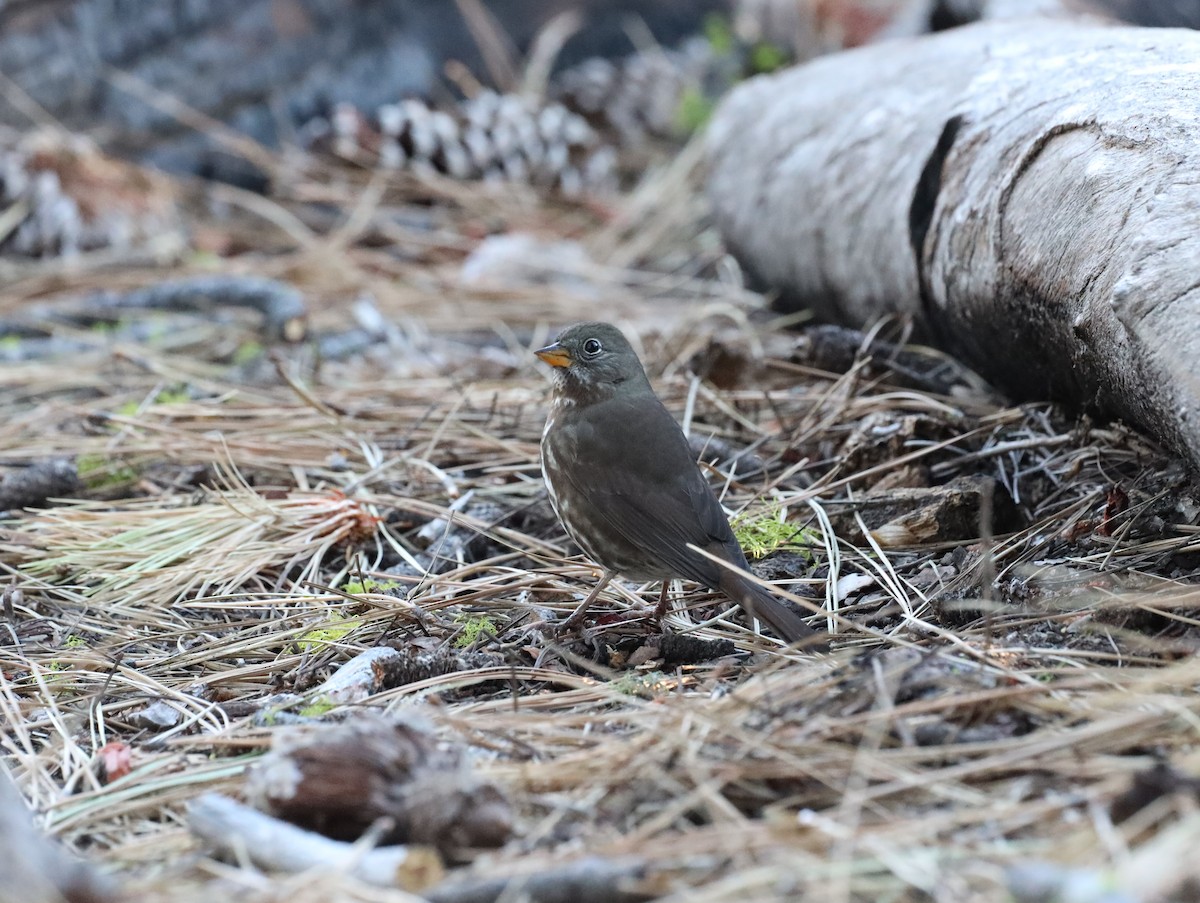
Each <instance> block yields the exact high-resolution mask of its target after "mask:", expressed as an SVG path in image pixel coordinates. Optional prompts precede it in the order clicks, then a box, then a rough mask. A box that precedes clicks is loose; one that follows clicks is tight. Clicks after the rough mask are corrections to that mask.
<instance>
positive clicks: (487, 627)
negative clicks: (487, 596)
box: [454, 616, 496, 649]
mask: <svg viewBox="0 0 1200 903" xmlns="http://www.w3.org/2000/svg"><path fill="white" fill-rule="evenodd" d="M481 635H482V636H484V637H488V636H495V635H496V625H495V623H494V622H493V621H492V619H491V618H488V617H484V616H480V617H475V618H467V619H466V620H465V621H464V622H463V628H462V633H460V634H459V635H458V639H457V640H455V641H454V645H455V646H456V647H457V648H459V649H465V648H467V647H468V646H471V645H474V644H475V643H476V642H477V641H478V640H479V638H480V636H481Z"/></svg>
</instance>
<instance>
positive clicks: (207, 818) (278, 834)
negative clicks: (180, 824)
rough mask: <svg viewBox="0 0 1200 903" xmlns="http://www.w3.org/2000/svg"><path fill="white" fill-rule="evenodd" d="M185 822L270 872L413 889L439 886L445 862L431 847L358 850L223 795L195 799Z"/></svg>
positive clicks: (216, 845)
mask: <svg viewBox="0 0 1200 903" xmlns="http://www.w3.org/2000/svg"><path fill="white" fill-rule="evenodd" d="M187 821H188V828H189V829H190V830H191V832H192V833H193V834H195V835H196V836H197V837H199V838H200V839H201V840H203V841H205V842H206V843H208V844H210V845H211V846H212V847H213V848H214V849H215V850H217V851H218V852H219V853H221V854H222V855H226V856H231V857H236V856H246V857H248V858H249V859H250V861H251V862H253V863H254V864H255V865H257V866H259V867H261V868H265V869H269V870H271V871H279V872H289V873H295V872H307V871H309V870H310V869H313V868H328V869H335V870H341V871H345V872H346V873H347V874H349V875H352V876H353V877H355V878H357V879H358V880H360V881H364V882H366V883H367V884H374V885H376V886H379V887H400V888H403V889H404V890H410V891H419V890H422V889H424V888H426V887H429V886H431V885H433V884H436V883H437V882H438V881H439V880H441V877H442V874H443V870H442V863H441V860H440V859H439V858H438V855H437V853H435V852H434V851H433V850H431V849H430V848H428V847H419V846H405V847H375V848H374V849H368V848H361V849H360V848H359V847H357V846H356V845H355V844H351V843H343V842H342V841H338V840H330V839H329V838H327V837H322V836H321V835H320V834H314V833H313V832H311V831H305V830H303V829H301V828H297V827H296V826H295V825H290V824H288V823H287V822H284V821H280V820H279V819H277V818H272V817H271V816H269V815H264V814H263V813H261V812H259V811H257V810H255V809H251V808H250V807H249V806H246V805H244V804H242V803H239V802H237V801H236V800H232V799H230V798H229V797H227V796H222V795H221V794H219V793H206V794H204V795H203V796H201V797H198V798H197V799H195V800H193V801H192V802H191V803H190V804H189V805H188V809H187Z"/></svg>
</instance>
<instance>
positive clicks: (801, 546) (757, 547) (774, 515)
mask: <svg viewBox="0 0 1200 903" xmlns="http://www.w3.org/2000/svg"><path fill="white" fill-rule="evenodd" d="M730 526H731V527H733V535H734V536H736V537H737V541H738V542H739V543H740V544H741V546H742V550H743V551H744V552H745V553H746V557H747V558H763V557H765V556H767V555H770V554H771V553H772V552H779V551H789V552H801V553H805V554H809V555H810V557H811V553H810V552H809V549H810V547H811V546H813V545H815V544H816V543H817V536H816V535H815V534H814V533H813V531H811V530H805V529H803V528H799V527H797V526H795V524H790V523H788V522H787V521H785V520H780V517H779V511H778V510H776V511H772V512H770V513H768V514H766V515H762V516H759V517H752V516H749V515H746V514H741V515H738V516H736V517H734V518H733V520H732V521H730Z"/></svg>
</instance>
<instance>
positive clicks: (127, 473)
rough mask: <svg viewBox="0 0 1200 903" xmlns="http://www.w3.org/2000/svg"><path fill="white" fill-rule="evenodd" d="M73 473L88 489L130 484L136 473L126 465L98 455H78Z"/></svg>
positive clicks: (136, 476)
mask: <svg viewBox="0 0 1200 903" xmlns="http://www.w3.org/2000/svg"><path fill="white" fill-rule="evenodd" d="M75 473H77V474H78V475H79V479H80V480H81V481H82V482H83V485H84V486H86V487H87V488H88V489H105V488H108V487H111V486H120V485H122V484H124V483H132V482H134V481H135V480H136V479H137V478H138V472H137V470H135V469H134V468H132V467H130V466H129V465H128V464H122V463H121V462H119V461H112V460H110V459H109V458H106V457H105V456H104V455H100V454H86V455H80V456H79V457H78V458H76V459H75Z"/></svg>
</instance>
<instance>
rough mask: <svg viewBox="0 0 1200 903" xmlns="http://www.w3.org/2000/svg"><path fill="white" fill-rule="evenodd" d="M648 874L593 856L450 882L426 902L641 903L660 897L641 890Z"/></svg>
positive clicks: (632, 863) (625, 862)
mask: <svg viewBox="0 0 1200 903" xmlns="http://www.w3.org/2000/svg"><path fill="white" fill-rule="evenodd" d="M645 870H646V869H645V864H644V863H642V862H641V861H639V860H630V859H619V860H608V859H601V858H599V857H596V856H589V857H586V858H584V859H579V860H576V861H575V862H571V863H567V864H566V865H561V866H558V867H556V868H549V869H545V870H543V871H541V872H538V873H536V874H531V875H510V876H507V877H496V878H477V879H473V880H472V879H466V880H459V881H454V882H446V883H445V884H440V885H438V886H437V887H435V888H432V889H430V890H428V891H426V892H425V898H426V899H427V900H429V901H431V903H494V901H496V900H500V899H505V900H508V899H516V900H529V901H531V903H637V901H640V900H649V899H651V898H652V897H655V896H658V895H657V894H654V893H650V892H649V891H647V890H644V889H639V887H638V884H639V881H640V880H641V879H642V877H643V875H644V873H645Z"/></svg>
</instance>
